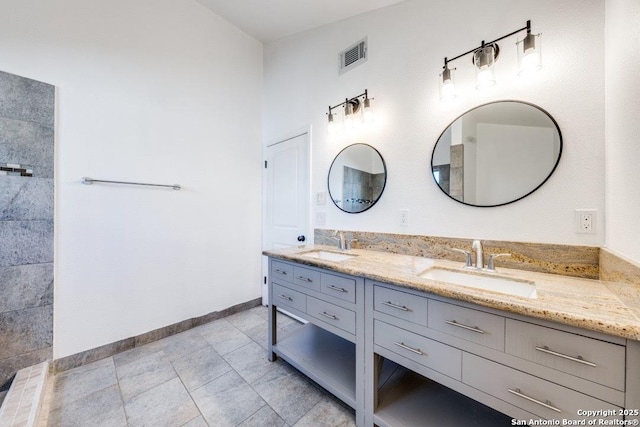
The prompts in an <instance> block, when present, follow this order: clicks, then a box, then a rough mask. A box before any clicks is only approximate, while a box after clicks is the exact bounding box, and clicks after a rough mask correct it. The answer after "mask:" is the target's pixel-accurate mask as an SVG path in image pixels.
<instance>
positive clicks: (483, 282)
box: [420, 267, 538, 298]
mask: <svg viewBox="0 0 640 427" xmlns="http://www.w3.org/2000/svg"><path fill="white" fill-rule="evenodd" d="M420 277H422V278H423V279H430V280H436V281H438V282H445V283H451V284H454V285H459V286H467V287H471V288H476V289H484V290H486V291H493V292H500V293H502V294H508V295H514V296H518V297H524V298H537V297H538V294H537V292H536V286H535V283H534V282H531V281H529V280H521V279H511V278H507V277H502V276H494V275H492V274H485V273H482V272H472V271H470V272H468V273H467V272H463V271H456V270H449V269H446V268H438V267H432V268H430V269H428V270H427V271H425V272H423V273H422V274H420Z"/></svg>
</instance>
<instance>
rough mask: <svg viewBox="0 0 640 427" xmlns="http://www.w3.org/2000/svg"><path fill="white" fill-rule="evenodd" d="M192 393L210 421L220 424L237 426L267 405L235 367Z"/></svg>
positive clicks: (210, 422) (220, 425)
mask: <svg viewBox="0 0 640 427" xmlns="http://www.w3.org/2000/svg"><path fill="white" fill-rule="evenodd" d="M191 395H192V396H193V400H194V401H195V402H196V404H197V405H198V408H199V409H200V412H202V415H204V417H205V419H206V420H207V422H208V423H209V424H210V425H212V426H216V427H218V426H219V427H223V426H235V425H237V424H238V423H240V422H242V421H244V420H246V419H247V418H249V417H250V416H252V415H253V414H254V413H255V412H256V411H258V410H259V409H260V408H262V407H263V406H264V405H265V402H264V400H262V399H261V398H260V396H259V395H258V394H257V393H256V392H255V391H254V390H253V389H252V388H251V387H250V386H249V384H247V383H246V382H245V381H244V380H243V379H242V377H240V376H239V375H238V374H237V373H236V372H234V371H230V372H228V373H226V374H224V375H223V376H221V377H219V378H217V379H215V380H213V381H211V382H209V383H207V384H205V385H204V386H202V387H200V388H199V389H197V390H195V391H194V392H193V393H192V394H191Z"/></svg>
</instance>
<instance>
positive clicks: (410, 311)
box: [265, 247, 640, 427]
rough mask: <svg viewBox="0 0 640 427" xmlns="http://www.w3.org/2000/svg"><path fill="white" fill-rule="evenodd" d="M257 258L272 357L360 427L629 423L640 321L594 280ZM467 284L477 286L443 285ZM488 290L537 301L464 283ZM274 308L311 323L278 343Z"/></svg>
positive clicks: (360, 254) (292, 253)
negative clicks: (350, 412) (266, 275)
mask: <svg viewBox="0 0 640 427" xmlns="http://www.w3.org/2000/svg"><path fill="white" fill-rule="evenodd" d="M332 254H334V255H332ZM265 255H268V256H269V257H270V283H269V293H270V301H271V306H270V310H269V322H270V327H269V337H268V340H269V358H270V360H274V358H275V357H276V356H279V357H282V358H283V359H285V360H286V361H287V362H289V363H290V364H292V365H293V366H295V367H296V368H298V369H299V370H300V371H302V372H303V373H304V374H306V375H307V376H309V377H310V378H311V379H313V380H314V381H316V382H317V383H318V384H320V385H321V386H323V387H324V388H326V389H327V390H328V391H330V392H331V393H333V394H334V395H335V396H337V397H338V398H340V399H341V400H342V401H344V402H345V403H346V404H348V405H349V406H351V407H353V408H354V409H355V410H356V422H357V424H358V425H360V426H365V425H366V426H371V425H373V424H376V425H379V426H398V425H408V426H427V425H437V426H446V425H451V426H460V425H486V426H492V427H493V426H500V425H517V424H512V423H513V422H519V421H521V420H526V422H528V421H529V420H532V419H533V420H539V419H544V420H547V419H549V420H558V421H559V422H560V424H558V425H562V422H563V421H562V420H571V421H576V422H577V423H580V422H582V420H585V419H596V420H599V419H602V420H613V419H618V420H624V419H627V420H630V419H636V418H639V417H638V413H637V410H638V409H640V342H639V341H638V340H639V339H640V319H638V317H637V316H636V315H635V314H634V313H633V312H632V311H631V310H629V309H628V308H627V307H626V306H624V304H623V303H622V302H621V301H620V300H619V299H618V298H617V297H616V296H615V293H614V292H612V291H610V290H609V289H608V288H607V287H606V283H604V282H599V281H594V280H585V279H576V278H567V277H564V276H555V275H549V274H542V273H533V272H525V271H515V270H509V271H507V270H504V271H498V272H497V273H495V274H492V275H486V274H484V273H474V272H467V271H464V269H461V268H460V265H459V263H455V262H451V261H445V260H433V259H426V258H418V257H411V256H404V255H394V254H386V253H381V252H374V251H364V250H354V251H350V252H349V253H340V252H334V251H332V250H330V249H326V248H317V247H316V248H297V249H284V250H277V251H266V252H265ZM442 272H444V273H442ZM434 273H438V274H434ZM467 275H468V277H469V282H470V284H471V286H473V287H471V286H465V285H460V284H455V283H453V284H452V283H450V282H446V281H444V279H447V280H450V278H454V279H455V280H459V277H462V279H461V280H463V281H464V278H465V277H467ZM485 279H486V280H485ZM487 280H489V281H490V280H495V281H500V280H503V281H504V282H505V283H507V284H509V285H516V287H517V286H525V285H529V286H532V287H534V290H535V292H534V293H529V294H527V293H526V292H525V293H524V294H521V293H520V294H510V293H508V292H509V290H507V291H501V292H495V291H491V290H486V289H482V288H481V286H477V285H473V282H478V283H481V282H483V281H487ZM278 307H281V308H282V309H284V310H286V311H288V312H291V313H293V314H295V315H297V316H299V317H301V318H304V319H306V320H308V321H309V323H308V324H306V325H305V326H304V327H302V328H301V329H300V330H299V331H297V332H296V333H294V334H293V335H291V336H288V337H287V338H286V339H283V340H278V337H277V336H276V324H275V312H276V309H277V308H278ZM594 410H600V411H602V412H601V413H600V414H601V415H596V416H595V417H594V416H593V415H592V414H589V413H587V412H586V411H594ZM512 419H513V420H516V421H512ZM520 425H525V424H524V423H523V424H520ZM551 425H554V424H551ZM574 425H580V424H574ZM597 425H598V424H597ZM605 425H606V424H605ZM609 425H615V424H609ZM618 425H619V424H618Z"/></svg>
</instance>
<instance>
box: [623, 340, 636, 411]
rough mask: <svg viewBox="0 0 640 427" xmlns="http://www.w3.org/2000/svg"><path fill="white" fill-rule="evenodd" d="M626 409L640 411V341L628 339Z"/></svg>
mask: <svg viewBox="0 0 640 427" xmlns="http://www.w3.org/2000/svg"><path fill="white" fill-rule="evenodd" d="M624 407H625V408H626V409H640V341H635V340H630V339H627V392H626V393H625V402H624ZM628 419H633V417H629V418H628Z"/></svg>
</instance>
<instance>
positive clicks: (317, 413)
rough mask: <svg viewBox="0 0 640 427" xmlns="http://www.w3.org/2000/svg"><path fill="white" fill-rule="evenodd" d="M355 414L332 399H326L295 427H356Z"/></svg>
mask: <svg viewBox="0 0 640 427" xmlns="http://www.w3.org/2000/svg"><path fill="white" fill-rule="evenodd" d="M355 426H356V422H355V413H354V412H353V411H352V410H349V409H347V408H345V407H344V406H342V405H341V404H340V403H338V402H337V401H335V400H334V399H332V398H331V397H325V398H324V399H322V400H321V401H320V402H319V403H318V404H317V405H316V406H314V407H313V408H312V409H311V410H310V411H309V412H307V413H306V414H305V415H304V416H303V417H302V418H301V419H300V421H298V422H297V423H296V424H295V425H294V427H355Z"/></svg>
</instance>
